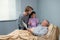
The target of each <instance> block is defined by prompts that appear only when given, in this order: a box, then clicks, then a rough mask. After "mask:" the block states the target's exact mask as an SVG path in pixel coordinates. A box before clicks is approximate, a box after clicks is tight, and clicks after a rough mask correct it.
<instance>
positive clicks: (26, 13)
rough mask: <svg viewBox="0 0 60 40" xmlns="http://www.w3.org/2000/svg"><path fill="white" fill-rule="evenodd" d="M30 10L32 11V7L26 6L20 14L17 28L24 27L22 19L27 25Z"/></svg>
mask: <svg viewBox="0 0 60 40" xmlns="http://www.w3.org/2000/svg"><path fill="white" fill-rule="evenodd" d="M32 11H33V8H32V7H31V6H26V8H25V11H24V13H23V15H22V16H21V15H20V17H19V19H18V26H19V29H25V28H24V25H23V23H22V21H23V22H24V23H26V24H27V25H28V20H29V16H30V14H31V12H32Z"/></svg>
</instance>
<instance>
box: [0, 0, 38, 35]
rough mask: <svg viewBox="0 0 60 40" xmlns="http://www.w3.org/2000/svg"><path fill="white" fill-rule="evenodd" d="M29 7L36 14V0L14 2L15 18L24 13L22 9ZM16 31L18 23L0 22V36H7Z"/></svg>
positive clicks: (14, 21) (15, 21)
mask: <svg viewBox="0 0 60 40" xmlns="http://www.w3.org/2000/svg"><path fill="white" fill-rule="evenodd" d="M27 5H30V6H32V7H33V8H34V10H35V11H36V12H37V0H16V13H17V17H19V15H20V16H21V14H22V13H23V11H24V8H25V7H26V6H27ZM16 29H18V21H17V20H13V21H0V35H1V34H9V33H11V32H12V31H14V30H16Z"/></svg>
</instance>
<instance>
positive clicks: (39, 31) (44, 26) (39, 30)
mask: <svg viewBox="0 0 60 40" xmlns="http://www.w3.org/2000/svg"><path fill="white" fill-rule="evenodd" d="M48 26H49V22H48V20H43V21H42V23H41V24H39V25H38V26H37V27H34V28H28V29H27V30H28V31H30V32H32V33H33V34H34V35H38V36H42V35H45V34H46V33H47V32H48Z"/></svg>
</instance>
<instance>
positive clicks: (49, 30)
mask: <svg viewBox="0 0 60 40" xmlns="http://www.w3.org/2000/svg"><path fill="white" fill-rule="evenodd" d="M52 30H53V24H50V25H49V27H48V33H47V36H49V35H50V34H51V32H52Z"/></svg>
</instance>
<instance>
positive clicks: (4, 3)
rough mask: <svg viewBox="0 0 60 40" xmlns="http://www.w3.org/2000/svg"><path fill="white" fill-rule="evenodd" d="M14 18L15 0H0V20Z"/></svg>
mask: <svg viewBox="0 0 60 40" xmlns="http://www.w3.org/2000/svg"><path fill="white" fill-rule="evenodd" d="M16 19H17V17H16V0H0V21H5V20H16Z"/></svg>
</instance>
